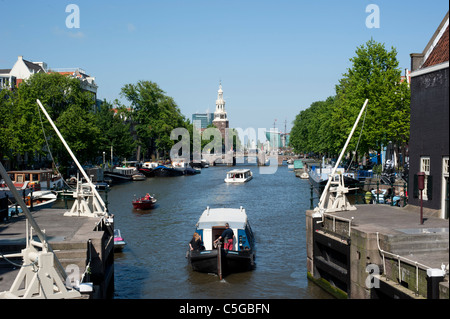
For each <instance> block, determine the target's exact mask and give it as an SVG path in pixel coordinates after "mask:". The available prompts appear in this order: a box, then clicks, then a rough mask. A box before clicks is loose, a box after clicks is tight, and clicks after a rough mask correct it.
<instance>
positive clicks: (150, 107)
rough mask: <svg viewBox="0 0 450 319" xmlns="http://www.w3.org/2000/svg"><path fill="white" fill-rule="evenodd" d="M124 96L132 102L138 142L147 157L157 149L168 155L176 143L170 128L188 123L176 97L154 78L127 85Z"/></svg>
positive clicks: (123, 91)
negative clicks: (167, 93) (154, 80)
mask: <svg viewBox="0 0 450 319" xmlns="http://www.w3.org/2000/svg"><path fill="white" fill-rule="evenodd" d="M121 95H122V96H123V97H125V98H126V99H127V100H128V101H129V102H131V109H132V112H131V116H132V118H133V121H135V122H136V132H137V136H138V140H137V142H138V144H139V145H140V146H141V147H142V148H143V150H144V154H146V156H147V157H148V156H150V155H152V154H154V153H156V152H157V151H159V152H161V153H162V154H163V155H164V154H168V152H169V151H170V149H171V147H172V146H173V145H174V143H175V142H174V141H173V140H171V139H170V133H171V131H172V130H173V129H175V128H178V127H184V128H188V126H189V125H188V123H189V122H188V121H187V120H186V118H185V117H184V116H183V114H181V112H180V109H179V107H178V105H177V104H176V103H175V101H174V100H173V98H171V97H169V96H167V95H165V92H164V91H163V90H162V89H160V88H159V86H158V85H157V84H156V83H154V82H151V81H139V82H137V83H136V84H126V85H125V86H124V87H123V88H122V91H121Z"/></svg>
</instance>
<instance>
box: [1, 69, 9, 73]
mask: <svg viewBox="0 0 450 319" xmlns="http://www.w3.org/2000/svg"><path fill="white" fill-rule="evenodd" d="M9 72H11V69H0V74H9Z"/></svg>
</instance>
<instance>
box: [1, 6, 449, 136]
mask: <svg viewBox="0 0 450 319" xmlns="http://www.w3.org/2000/svg"><path fill="white" fill-rule="evenodd" d="M70 3H73V4H76V5H77V6H78V7H79V9H80V28H72V29H69V28H67V27H66V18H67V16H68V15H69V14H70V13H66V12H65V9H66V6H67V5H68V4H70ZM369 4H376V5H377V6H378V8H379V10H380V16H379V17H380V27H379V28H367V27H366V18H367V16H368V15H369V14H370V13H366V7H367V6H368V5H369ZM447 11H448V2H447V1H443V0H430V1H426V2H425V1H417V0H409V1H407V0H396V1H386V0H366V1H364V0H342V1H331V0H318V1H302V0H295V1H294V0H278V1H273V0H271V1H265V0H258V1H254V0H222V1H217V0H164V1H162V0H159V1H76V0H72V1H54V0H42V1H5V0H0V12H1V16H2V20H1V21H2V23H1V25H2V27H1V28H0V43H1V44H2V45H1V50H0V69H2V68H11V67H12V66H13V64H14V63H15V61H16V60H17V56H18V55H23V56H24V58H25V59H27V60H30V61H44V62H46V63H47V64H48V66H49V67H51V68H73V67H80V68H83V69H84V70H86V72H87V73H88V74H90V75H92V76H95V77H96V81H97V84H98V85H99V89H98V97H99V98H100V99H104V98H105V99H107V100H108V101H113V100H114V99H116V98H119V97H120V96H119V93H120V89H121V88H122V86H123V85H125V84H127V83H136V82H137V81H138V80H150V81H153V82H156V83H158V85H159V86H160V87H161V89H163V90H164V91H165V92H166V94H167V95H169V96H172V97H173V98H174V99H175V101H176V103H177V104H178V106H179V107H180V109H181V112H182V113H183V114H184V115H185V116H186V117H188V118H191V115H192V113H195V112H204V111H206V110H207V109H209V110H210V111H214V108H215V100H216V97H217V90H218V85H219V81H220V80H221V81H222V85H223V90H224V98H225V100H226V110H227V112H228V118H229V120H230V127H240V128H243V129H246V128H249V127H253V128H255V129H256V130H257V128H271V127H273V125H274V121H275V119H277V121H276V126H277V128H278V129H279V130H281V131H284V123H285V121H287V130H288V131H289V130H290V128H291V127H292V121H293V120H294V118H295V116H296V115H297V114H298V113H299V112H300V111H301V110H303V109H305V108H307V107H309V106H310V104H311V103H312V102H314V101H319V100H324V99H326V98H327V97H328V96H330V95H334V90H335V85H336V84H337V83H338V80H339V79H340V78H341V77H342V74H343V73H345V72H346V70H347V68H348V67H350V63H349V59H350V58H351V57H353V56H354V55H355V50H356V48H357V47H358V46H360V45H362V44H364V43H366V42H367V41H368V40H370V38H371V37H373V38H374V40H375V41H377V42H381V43H384V44H385V45H386V47H387V48H388V49H390V48H391V47H392V46H394V47H395V48H396V49H397V51H398V60H399V62H400V66H399V67H400V68H401V69H405V68H409V67H410V57H409V54H410V53H416V52H422V51H423V49H424V47H425V46H426V44H427V43H428V41H429V39H430V38H431V36H432V35H433V33H434V32H435V30H436V28H437V27H438V25H439V23H440V22H441V20H442V19H443V17H444V16H445V14H446V12H447Z"/></svg>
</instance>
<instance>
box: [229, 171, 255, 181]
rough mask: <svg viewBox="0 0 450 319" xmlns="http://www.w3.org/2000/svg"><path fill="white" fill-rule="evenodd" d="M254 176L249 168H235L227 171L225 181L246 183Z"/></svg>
mask: <svg viewBox="0 0 450 319" xmlns="http://www.w3.org/2000/svg"><path fill="white" fill-rule="evenodd" d="M252 178H253V174H252V171H251V170H249V169H233V170H231V171H229V172H227V177H226V178H225V183H245V182H248V181H249V180H251V179H252Z"/></svg>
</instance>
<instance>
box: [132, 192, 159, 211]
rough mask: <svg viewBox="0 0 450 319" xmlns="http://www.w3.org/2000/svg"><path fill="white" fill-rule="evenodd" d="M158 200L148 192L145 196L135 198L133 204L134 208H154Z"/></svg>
mask: <svg viewBox="0 0 450 319" xmlns="http://www.w3.org/2000/svg"><path fill="white" fill-rule="evenodd" d="M156 202H157V199H156V198H155V197H153V196H150V195H149V194H147V195H145V196H143V197H140V198H135V199H133V201H132V204H133V208H134V209H141V210H145V209H151V208H153V206H155V204H156Z"/></svg>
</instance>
